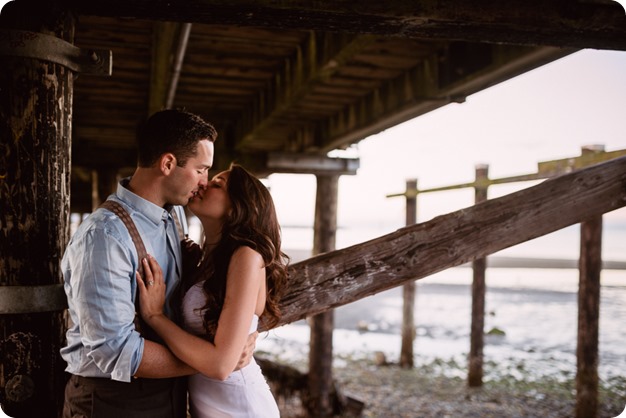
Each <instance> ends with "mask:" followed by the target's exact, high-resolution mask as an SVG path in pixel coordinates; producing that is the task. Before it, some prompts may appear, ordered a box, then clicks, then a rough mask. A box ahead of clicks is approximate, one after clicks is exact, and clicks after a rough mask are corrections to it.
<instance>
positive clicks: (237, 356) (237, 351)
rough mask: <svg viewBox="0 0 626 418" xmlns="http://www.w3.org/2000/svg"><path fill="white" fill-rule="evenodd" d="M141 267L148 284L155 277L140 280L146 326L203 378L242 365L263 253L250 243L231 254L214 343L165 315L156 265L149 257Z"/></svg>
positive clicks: (262, 277) (221, 375) (262, 274)
mask: <svg viewBox="0 0 626 418" xmlns="http://www.w3.org/2000/svg"><path fill="white" fill-rule="evenodd" d="M144 268H145V273H146V278H145V281H146V283H149V282H150V281H152V280H153V281H154V284H153V285H150V286H145V285H144V283H143V281H141V279H139V280H138V283H139V284H138V285H139V290H140V297H141V298H142V299H141V304H140V305H141V309H142V316H143V317H144V319H145V320H146V322H147V323H148V325H150V327H152V328H153V329H154V331H156V332H157V334H159V336H160V337H161V338H163V340H164V341H165V343H166V344H167V346H168V347H169V348H170V350H172V352H173V353H174V355H176V357H178V358H180V359H181V360H182V361H184V362H185V363H187V364H188V365H190V366H191V367H193V368H194V369H196V370H198V371H199V372H200V373H202V374H204V375H206V376H209V377H213V378H216V379H221V380H224V379H226V378H227V377H228V376H229V375H230V373H232V372H233V370H235V368H236V367H238V366H239V365H240V360H241V358H242V349H244V347H246V346H248V347H249V342H250V339H249V336H248V334H249V330H250V323H251V321H252V316H253V315H254V311H255V308H256V301H257V298H258V295H259V291H260V289H261V285H262V284H263V283H264V281H265V268H264V264H263V259H262V257H261V255H260V254H259V253H257V252H256V251H254V250H252V249H251V248H249V247H241V248H239V249H237V250H236V251H235V253H234V254H233V256H232V258H231V261H230V264H229V267H228V280H227V285H226V298H225V301H224V307H223V308H222V312H221V314H220V318H219V321H218V327H217V331H216V335H215V339H214V344H211V343H210V342H208V341H206V340H204V339H202V338H200V337H196V336H194V335H192V334H189V333H187V332H186V331H184V330H183V329H181V328H179V327H178V326H177V325H176V324H174V323H173V322H172V321H171V320H169V319H168V318H167V317H166V316H165V315H164V314H163V302H162V299H164V294H165V284H164V282H163V275H162V272H161V270H160V267H159V266H158V263H156V261H155V260H154V259H153V258H150V259H149V260H148V261H146V262H145V264H144ZM247 342H248V344H247Z"/></svg>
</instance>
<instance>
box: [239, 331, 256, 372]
mask: <svg viewBox="0 0 626 418" xmlns="http://www.w3.org/2000/svg"><path fill="white" fill-rule="evenodd" d="M258 337H259V332H258V331H255V332H253V333H252V334H250V335H248V341H246V345H245V346H244V347H243V351H242V352H241V357H240V358H239V362H238V363H237V367H236V368H235V370H239V369H243V368H244V367H246V366H247V365H248V364H250V360H252V354H253V353H254V348H255V347H256V339H257V338H258Z"/></svg>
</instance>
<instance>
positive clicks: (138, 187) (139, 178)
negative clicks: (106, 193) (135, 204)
mask: <svg viewBox="0 0 626 418" xmlns="http://www.w3.org/2000/svg"><path fill="white" fill-rule="evenodd" d="M128 190H130V191H131V192H133V193H135V194H136V195H137V196H139V197H142V198H144V199H146V200H147V201H149V202H152V203H154V204H155V205H157V206H161V207H163V206H165V203H166V202H165V199H164V198H163V195H162V193H160V181H159V179H158V177H157V176H155V175H154V173H153V172H152V169H151V168H141V167H139V168H137V169H136V170H135V173H134V174H133V176H132V177H131V178H130V182H129V183H128Z"/></svg>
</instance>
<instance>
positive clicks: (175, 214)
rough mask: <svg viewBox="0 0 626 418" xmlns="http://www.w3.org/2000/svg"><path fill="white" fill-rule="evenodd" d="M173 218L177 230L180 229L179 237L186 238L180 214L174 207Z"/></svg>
mask: <svg viewBox="0 0 626 418" xmlns="http://www.w3.org/2000/svg"><path fill="white" fill-rule="evenodd" d="M172 218H174V223H175V224H176V230H177V231H178V238H179V239H184V238H185V237H186V234H185V231H184V230H183V226H182V225H181V223H180V219H179V218H178V214H177V213H176V211H175V210H174V209H172Z"/></svg>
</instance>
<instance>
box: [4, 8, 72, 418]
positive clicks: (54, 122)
mask: <svg viewBox="0 0 626 418" xmlns="http://www.w3.org/2000/svg"><path fill="white" fill-rule="evenodd" d="M53 3H54V4H53ZM48 7H50V10H48ZM55 7H56V2H48V3H46V2H36V3H35V2H19V1H13V2H9V3H7V4H6V5H5V6H4V9H3V11H2V16H1V17H0V19H1V23H0V29H2V30H4V32H3V38H4V39H3V41H7V37H10V39H11V40H12V41H13V42H12V43H11V44H10V47H11V48H14V49H13V50H10V51H9V54H8V56H2V57H1V58H0V59H1V60H2V65H1V68H0V92H2V93H1V95H2V100H0V138H1V142H0V300H1V302H0V310H1V312H0V336H1V337H0V361H1V364H2V367H1V368H0V402H1V403H2V409H3V410H4V411H5V412H6V414H7V415H9V416H13V417H43V418H45V417H50V418H52V417H58V416H60V414H61V409H62V406H63V389H64V386H65V376H64V369H65V367H66V364H65V362H64V361H63V360H62V359H61V356H60V355H59V349H60V348H61V346H62V344H63V342H64V338H65V336H64V329H65V326H64V318H63V310H64V308H65V297H64V294H63V287H62V285H61V271H60V261H61V257H62V255H63V251H64V248H65V245H66V243H67V240H68V239H69V203H70V200H69V190H70V183H69V182H70V148H71V124H72V95H73V80H74V74H73V72H72V71H71V70H69V69H68V68H66V67H65V66H64V65H61V64H57V63H54V62H51V61H48V60H44V59H43V58H38V53H37V51H38V50H36V48H34V47H33V43H34V42H36V41H38V40H41V42H42V45H43V46H44V47H47V52H49V54H50V56H54V55H55V54H57V55H58V54H60V52H59V51H57V50H55V48H54V47H53V46H52V45H53V44H54V45H56V44H63V45H67V44H71V43H72V42H73V34H74V19H73V18H72V15H71V14H70V13H63V12H59V11H58V10H54V8H55ZM7 28H10V29H8V30H7ZM18 28H19V30H17V29H18ZM18 49H19V50H18ZM5 51H6V49H5Z"/></svg>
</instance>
